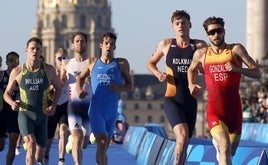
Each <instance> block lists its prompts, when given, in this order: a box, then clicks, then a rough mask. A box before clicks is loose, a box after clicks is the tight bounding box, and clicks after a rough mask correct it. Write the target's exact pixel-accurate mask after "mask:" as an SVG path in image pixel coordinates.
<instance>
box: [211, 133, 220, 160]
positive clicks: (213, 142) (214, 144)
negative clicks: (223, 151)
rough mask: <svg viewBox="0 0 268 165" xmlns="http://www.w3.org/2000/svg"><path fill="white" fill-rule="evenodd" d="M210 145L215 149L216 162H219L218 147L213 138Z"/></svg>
mask: <svg viewBox="0 0 268 165" xmlns="http://www.w3.org/2000/svg"><path fill="white" fill-rule="evenodd" d="M212 144H213V146H214V147H215V149H216V158H217V160H218V162H219V160H220V152H219V145H218V144H217V142H216V140H214V139H213V138H212Z"/></svg>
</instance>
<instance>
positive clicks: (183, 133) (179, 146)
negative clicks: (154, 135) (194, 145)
mask: <svg viewBox="0 0 268 165" xmlns="http://www.w3.org/2000/svg"><path fill="white" fill-rule="evenodd" d="M173 132H174V134H175V136H176V146H175V149H174V164H175V165H183V164H184V163H185V161H186V157H187V146H188V143H189V135H188V134H189V133H188V127H187V124H185V123H182V124H177V125H176V126H175V127H174V128H173Z"/></svg>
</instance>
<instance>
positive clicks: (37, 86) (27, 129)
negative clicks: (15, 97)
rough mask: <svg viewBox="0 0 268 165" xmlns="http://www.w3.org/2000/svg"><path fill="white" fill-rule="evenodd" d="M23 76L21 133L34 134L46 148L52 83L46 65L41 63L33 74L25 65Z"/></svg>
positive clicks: (20, 86) (20, 117) (20, 114)
mask: <svg viewBox="0 0 268 165" xmlns="http://www.w3.org/2000/svg"><path fill="white" fill-rule="evenodd" d="M21 74H22V76H21V79H20V81H19V88H20V109H19V116H18V122H19V128H20V132H21V134H22V136H26V135H28V134H34V135H35V137H36V142H37V144H38V145H40V146H41V147H46V143H47V120H48V116H47V115H45V114H44V111H45V109H46V108H47V107H48V102H49V98H48V95H49V86H50V82H49V79H48V77H47V73H46V69H45V65H44V64H43V63H41V65H40V67H39V69H38V70H37V71H35V72H33V71H30V70H28V68H27V67H26V64H23V65H22V72H21Z"/></svg>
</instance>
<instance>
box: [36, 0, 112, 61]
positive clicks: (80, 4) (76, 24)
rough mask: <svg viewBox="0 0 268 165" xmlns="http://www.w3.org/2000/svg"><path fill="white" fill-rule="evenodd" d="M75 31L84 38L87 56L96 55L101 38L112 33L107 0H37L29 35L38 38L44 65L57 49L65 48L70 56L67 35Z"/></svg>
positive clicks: (69, 44) (109, 8) (69, 36)
mask: <svg viewBox="0 0 268 165" xmlns="http://www.w3.org/2000/svg"><path fill="white" fill-rule="evenodd" d="M77 31H81V32H84V33H85V34H87V35H88V43H89V44H88V49H87V50H88V54H89V55H90V56H91V57H93V56H98V55H99V53H100V52H99V42H100V38H101V36H102V35H103V34H104V33H106V32H107V31H109V32H114V30H113V28H112V25H111V7H110V6H109V4H108V2H107V0H39V1H38V7H37V24H36V27H35V28H34V29H33V30H32V36H37V37H40V38H41V39H42V41H43V48H44V50H43V56H44V57H45V60H46V62H47V63H50V64H52V65H53V64H54V62H55V61H54V53H55V51H56V50H57V48H59V47H65V48H67V49H68V52H69V56H72V47H71V35H72V33H74V32H77Z"/></svg>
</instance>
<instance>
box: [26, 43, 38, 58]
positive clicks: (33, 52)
mask: <svg viewBox="0 0 268 165" xmlns="http://www.w3.org/2000/svg"><path fill="white" fill-rule="evenodd" d="M26 53H27V55H28V58H29V60H39V59H40V56H41V53H42V46H41V45H40V44H39V43H38V42H36V41H31V42H29V44H28V46H27V48H26Z"/></svg>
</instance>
